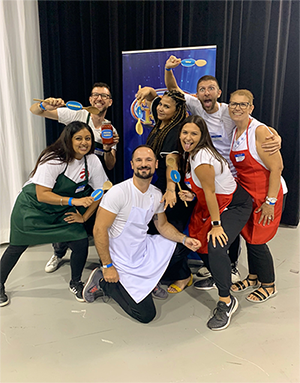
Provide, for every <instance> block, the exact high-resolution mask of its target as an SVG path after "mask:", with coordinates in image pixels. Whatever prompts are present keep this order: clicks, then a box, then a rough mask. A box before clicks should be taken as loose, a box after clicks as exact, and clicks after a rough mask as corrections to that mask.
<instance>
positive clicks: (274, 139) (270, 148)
mask: <svg viewBox="0 0 300 383" xmlns="http://www.w3.org/2000/svg"><path fill="white" fill-rule="evenodd" d="M269 129H270V130H271V132H272V133H273V134H270V132H269V134H268V135H267V136H266V137H265V140H264V141H263V143H262V144H261V147H262V148H263V150H264V151H265V152H267V153H268V154H269V156H272V155H273V154H275V153H277V152H278V151H279V150H280V149H281V137H280V136H279V134H278V132H277V131H276V130H275V129H273V128H271V127H270V126H269Z"/></svg>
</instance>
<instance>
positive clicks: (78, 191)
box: [75, 185, 85, 193]
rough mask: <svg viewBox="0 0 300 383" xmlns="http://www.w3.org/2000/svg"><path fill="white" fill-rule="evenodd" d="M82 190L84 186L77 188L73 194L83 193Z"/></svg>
mask: <svg viewBox="0 0 300 383" xmlns="http://www.w3.org/2000/svg"><path fill="white" fill-rule="evenodd" d="M84 188H85V185H82V186H78V188H77V189H76V190H75V193H80V192H82V191H84Z"/></svg>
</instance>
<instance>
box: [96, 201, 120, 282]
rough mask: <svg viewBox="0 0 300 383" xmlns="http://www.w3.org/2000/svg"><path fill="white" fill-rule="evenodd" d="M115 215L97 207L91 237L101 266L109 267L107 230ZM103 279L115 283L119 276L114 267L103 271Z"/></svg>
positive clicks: (110, 261)
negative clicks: (92, 236)
mask: <svg viewBox="0 0 300 383" xmlns="http://www.w3.org/2000/svg"><path fill="white" fill-rule="evenodd" d="M116 216H117V215H116V214H114V213H111V212H110V211H108V210H106V209H103V208H102V207H99V209H98V211H97V216H96V220H95V225H94V230H93V235H94V242H95V246H96V250H97V253H98V255H99V258H100V259H101V262H102V265H109V264H111V263H112V259H111V257H110V253H109V236H108V230H109V228H110V227H111V225H112V224H113V222H114V220H115V218H116ZM103 278H104V279H105V281H106V282H110V283H116V282H118V280H119V274H118V272H117V270H116V268H115V267H114V266H111V267H109V268H107V269H103Z"/></svg>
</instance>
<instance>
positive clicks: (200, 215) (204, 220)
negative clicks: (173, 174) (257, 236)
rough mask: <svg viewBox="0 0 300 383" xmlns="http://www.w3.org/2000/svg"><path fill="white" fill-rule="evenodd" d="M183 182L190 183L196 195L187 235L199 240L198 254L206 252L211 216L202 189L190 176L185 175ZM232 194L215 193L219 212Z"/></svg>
mask: <svg viewBox="0 0 300 383" xmlns="http://www.w3.org/2000/svg"><path fill="white" fill-rule="evenodd" d="M184 182H185V183H186V184H188V183H189V184H190V185H191V189H192V191H193V192H194V193H195V194H196V196H197V202H196V205H195V207H194V209H193V212H192V216H191V220H190V223H189V236H190V237H192V238H197V239H199V241H200V242H201V245H202V246H201V247H200V249H199V250H197V252H198V253H200V254H207V253H208V250H207V233H208V232H209V231H210V229H211V218H210V214H209V211H208V207H207V204H206V199H205V194H204V191H203V189H201V188H199V187H198V186H197V185H196V184H195V183H194V181H193V179H192V176H191V175H190V176H189V177H187V175H186V176H185V179H184ZM232 196H233V194H216V197H217V201H218V205H219V211H220V214H221V213H222V212H223V211H224V209H225V208H226V207H227V206H228V205H229V204H230V202H231V200H232Z"/></svg>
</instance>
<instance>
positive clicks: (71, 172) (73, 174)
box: [24, 154, 108, 190]
mask: <svg viewBox="0 0 300 383" xmlns="http://www.w3.org/2000/svg"><path fill="white" fill-rule="evenodd" d="M86 159H87V168H88V173H89V182H88V184H89V185H90V186H91V187H92V188H93V189H94V190H96V189H101V188H102V187H103V183H104V182H105V181H107V180H108V178H107V175H106V173H105V171H104V169H103V166H102V164H101V162H100V161H99V159H98V158H97V156H96V155H95V154H89V155H87V156H86ZM65 169H66V171H65ZM64 171H65V176H66V177H68V178H69V179H70V180H72V181H73V182H75V183H79V182H82V181H84V180H85V164H84V157H83V158H82V159H81V160H77V159H76V158H75V159H74V160H73V161H72V162H71V163H70V164H69V165H68V166H67V164H66V163H62V162H61V161H60V160H59V159H53V160H51V161H47V162H45V163H43V164H40V165H39V166H38V167H37V170H36V172H35V174H34V176H33V177H31V178H30V179H29V180H28V181H27V182H26V183H25V185H28V184H31V183H33V184H36V185H41V186H45V187H47V188H51V189H53V188H54V186H55V183H56V180H57V178H58V176H59V175H60V174H61V173H63V172H64ZM25 185H24V186H25Z"/></svg>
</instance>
